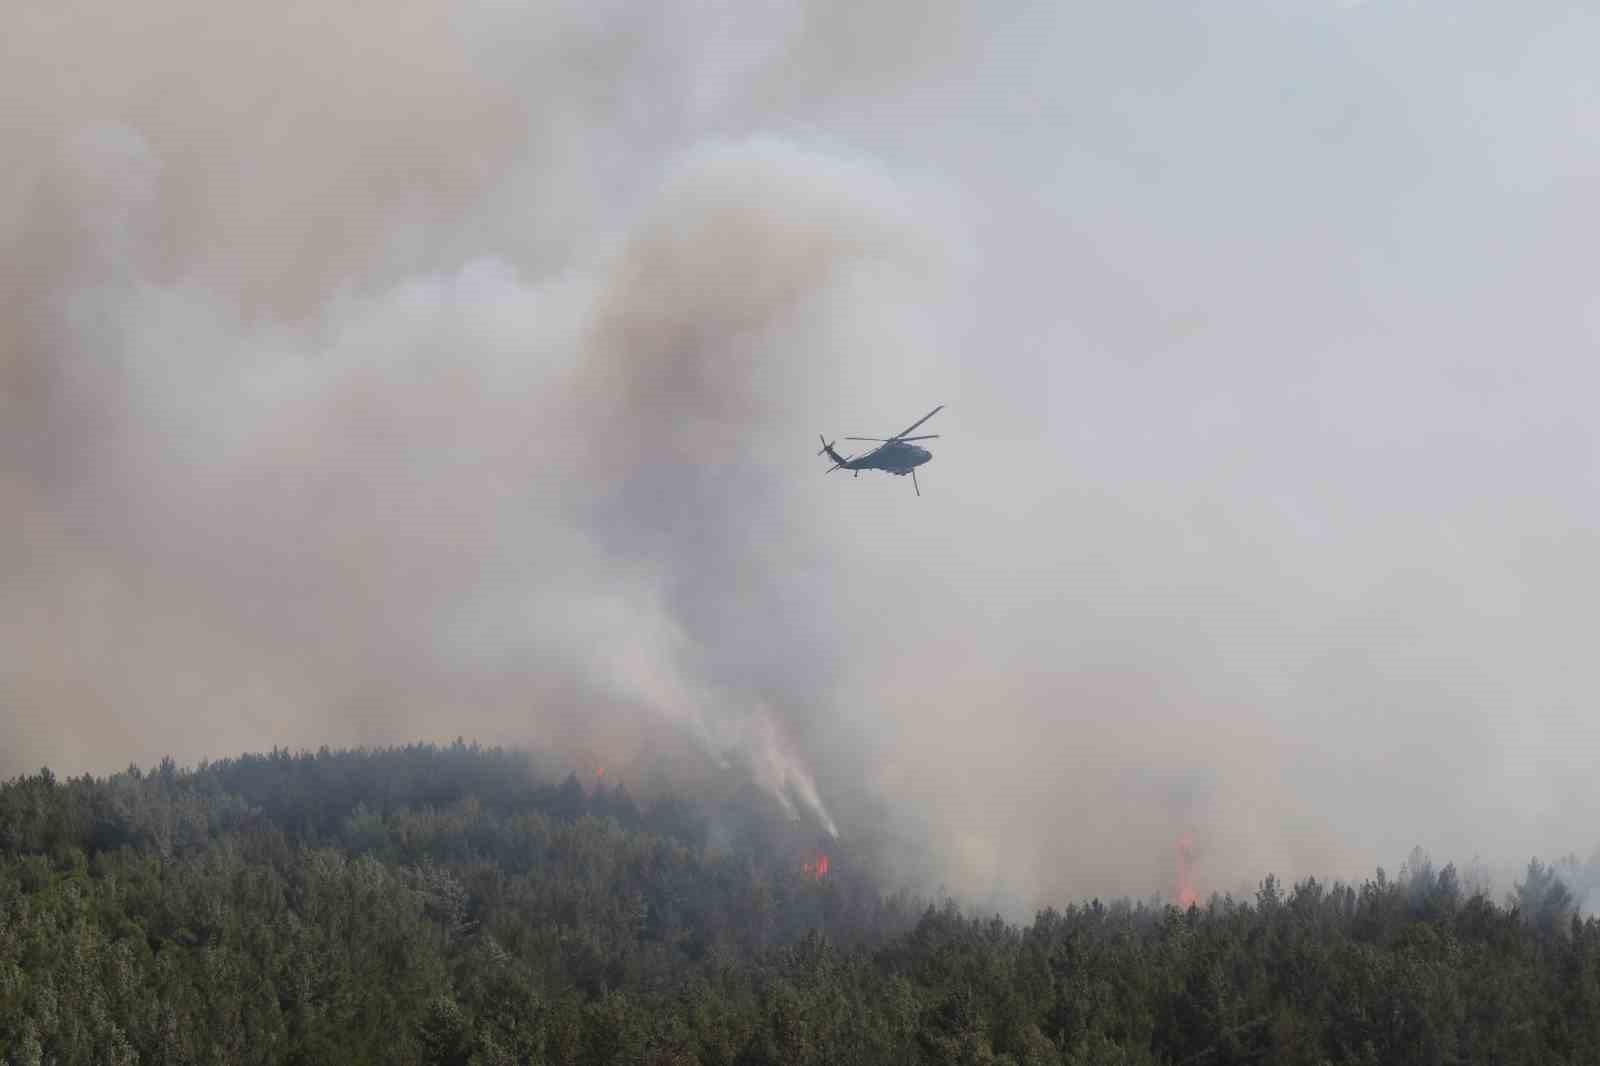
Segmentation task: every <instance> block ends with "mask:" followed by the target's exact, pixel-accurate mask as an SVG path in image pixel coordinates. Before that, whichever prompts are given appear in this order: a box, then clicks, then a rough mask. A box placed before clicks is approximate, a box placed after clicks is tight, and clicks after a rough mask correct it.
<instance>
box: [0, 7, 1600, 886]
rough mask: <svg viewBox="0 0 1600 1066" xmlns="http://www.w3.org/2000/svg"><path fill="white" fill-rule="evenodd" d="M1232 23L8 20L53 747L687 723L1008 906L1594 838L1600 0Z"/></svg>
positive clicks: (15, 269)
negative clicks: (1420, 851) (879, 468)
mask: <svg viewBox="0 0 1600 1066" xmlns="http://www.w3.org/2000/svg"><path fill="white" fill-rule="evenodd" d="M1190 7H1192V8H1193V10H1185V9H1184V5H1174V4H1168V3H1154V2H1140V0H1135V2H1132V3H1125V4H1115V5H1105V4H1093V5H1090V4H1061V3H1041V4H1022V3H1017V4H1009V5H994V4H971V5H961V4H954V3H941V2H935V3H932V4H928V3H920V4H913V3H902V2H898V0H897V2H892V3H882V4H876V5H870V6H867V7H866V8H865V9H863V5H860V4H855V3H845V2H842V0H841V2H837V3H812V4H799V3H785V2H778V0H764V2H759V3H738V4H734V3H728V4H712V3H668V4H656V5H649V4H647V5H638V4H623V3H604V2H602V3H596V2H593V0H586V2H573V3H546V4H541V5H520V4H513V3H510V2H507V0H481V2H445V0H437V2H424V3H416V4H407V5H399V6H396V5H353V6H352V5H345V6H342V7H341V6H338V5H334V6H330V5H327V4H322V3H310V2H305V3H294V4H289V5H259V4H243V3H230V2H224V3H220V4H219V3H216V2H213V0H208V2H205V3H201V2H199V0H152V2H151V3H146V4H139V5H132V6H128V5H123V6H117V5H106V4H90V3H75V4H73V3H65V4H64V3H62V2H60V0H51V2H49V3H44V2H34V0H21V2H20V3H14V4H12V5H10V6H9V7H8V8H7V9H6V13H5V14H4V15H3V16H0V19H3V22H0V28H3V31H4V32H0V138H3V144H4V150H3V151H0V307H3V309H4V310H3V314H0V774H13V773H18V772H22V771H24V770H29V769H32V768H35V767H37V766H39V765H42V764H48V765H50V766H51V767H52V768H54V769H56V770H57V772H65V773H73V772H81V771H83V770H94V771H96V772H105V771H108V770H113V769H116V768H118V767H120V766H123V765H125V764H127V763H128V762H130V761H137V762H140V763H144V764H148V763H149V762H151V761H153V760H155V759H158V758H159V757H160V756H161V755H162V754H165V753H169V752H170V753H172V754H173V755H174V756H176V757H178V758H179V759H180V760H181V761H186V762H187V761H194V760H197V759H200V758H202V757H219V756H224V755H229V754H236V753H238V752H240V751H242V750H259V749H263V748H267V747H270V746H272V745H285V746H288V747H291V748H299V747H304V746H311V747H314V746H317V745H319V744H323V743H328V744H334V745H348V744H379V743H395V742H405V741H410V740H414V739H446V738H452V737H454V736H456V735H458V734H461V735H465V736H468V737H476V738H478V739H481V740H483V741H485V742H494V743H509V744H527V745H535V746H537V745H544V744H555V745H557V746H558V748H560V749H561V750H570V751H572V752H573V753H574V755H573V757H574V758H575V759H578V758H580V757H581V758H583V759H587V758H595V759H604V760H606V761H607V762H609V763H611V764H613V765H618V766H621V767H629V766H632V767H634V768H635V769H636V770H637V772H638V773H640V774H643V773H644V771H645V767H646V766H647V765H648V764H649V763H651V761H652V760H653V759H656V758H659V757H662V756H661V753H662V752H663V751H667V750H676V751H678V754H677V755H676V756H673V758H674V759H675V760H676V764H677V765H687V764H689V763H693V762H694V761H695V760H699V762H700V763H702V764H703V766H702V767H701V770H700V771H697V772H705V773H710V774H711V775H713V776H715V775H723V777H725V778H726V779H727V780H730V781H735V780H746V779H749V778H752V777H753V778H754V779H755V780H756V781H757V782H759V783H761V784H762V785H763V786H765V787H767V788H768V789H770V790H772V791H773V792H774V794H776V795H781V796H783V797H785V801H786V802H787V803H789V804H790V805H791V806H792V807H793V809H794V810H795V813H796V815H797V816H798V817H800V818H801V819H802V820H804V821H807V822H810V823H814V824H816V825H818V826H819V827H820V826H825V825H828V824H830V823H832V824H836V827H837V829H838V831H839V832H840V833H841V834H843V835H844V836H845V837H847V838H848V837H849V836H850V835H851V833H852V832H853V831H861V830H863V829H864V828H865V826H864V825H863V822H864V821H865V820H866V819H867V818H869V817H871V818H873V819H874V820H878V819H880V818H881V817H882V815H881V812H883V811H885V810H886V811H887V812H888V818H889V820H890V823H891V824H892V826H893V827H894V830H893V831H894V832H896V833H898V834H901V835H902V836H903V837H904V838H905V839H907V840H912V841H916V842H918V846H919V847H924V848H925V849H926V854H928V855H929V856H931V857H932V860H931V861H932V864H933V868H935V869H936V870H937V872H938V874H939V876H941V877H943V878H944V879H945V881H946V883H947V884H948V885H949V886H950V887H951V888H952V889H953V890H956V891H959V892H962V893H965V894H966V895H968V896H969V897H971V898H992V899H995V900H1001V901H1009V902H1010V903H1012V904H1015V905H1030V904H1032V903H1035V902H1041V901H1046V900H1061V899H1065V898H1068V897H1069V896H1073V895H1078V894H1087V893H1102V894H1105V893H1121V892H1130V893H1135V894H1144V893H1148V892H1152V891H1168V892H1170V890H1171V888H1172V884H1171V881H1172V866H1173V848H1174V844H1175V841H1176V839H1177V837H1178V836H1179V834H1181V833H1183V832H1186V831H1188V832H1192V833H1193V834H1194V837H1195V841H1196V855H1197V860H1196V861H1197V867H1196V879H1197V881H1198V882H1199V887H1200V888H1201V890H1202V891H1206V890H1210V889H1212V888H1234V887H1237V886H1238V885H1242V884H1251V883H1253V882H1254V880H1255V879H1256V878H1257V877H1259V876H1261V875H1262V874H1264V873H1266V872H1267V871H1269V870H1275V871H1277V872H1278V873H1279V874H1280V876H1286V877H1294V876H1302V875H1305V874H1311V873H1316V874H1319V875H1323V874H1339V875H1346V876H1350V875H1356V876H1359V875H1361V874H1364V873H1366V872H1369V871H1370V869H1371V867H1372V866H1373V865H1374V864H1376V863H1379V862H1385V863H1389V864H1390V865H1391V866H1392V865H1393V864H1394V863H1396V862H1398V860H1399V858H1400V857H1403V856H1404V854H1405V853H1406V852H1407V851H1408V850H1409V849H1410V848H1411V847H1412V846H1413V845H1417V844H1420V845H1421V846H1423V847H1425V848H1427V849H1428V850H1429V851H1431V852H1432V854H1433V855H1434V857H1435V858H1436V859H1437V860H1438V861H1441V862H1442V861H1444V860H1447V859H1452V858H1454V859H1457V860H1459V861H1466V860H1467V859H1469V858H1470V857H1471V856H1473V855H1475V854H1476V855H1481V856H1483V857H1484V859H1485V860H1486V861H1487V862H1490V863H1491V864H1498V863H1512V862H1518V861H1525V860H1526V858H1527V857H1528V856H1529V855H1531V854H1534V853H1538V854H1541V855H1545V856H1555V855H1558V854H1563V853H1565V852H1567V851H1573V850H1575V851H1577V852H1579V853H1580V854H1587V853H1588V852H1589V851H1590V850H1591V849H1592V848H1593V847H1594V846H1595V845H1596V843H1597V842H1600V841H1597V836H1600V834H1597V832H1596V830H1595V826H1596V825H1597V824H1600V784H1597V783H1596V778H1595V775H1594V772H1593V767H1594V763H1595V756H1594V753H1595V752H1597V751H1600V713H1597V712H1600V708H1597V707H1596V706H1595V704H1596V697H1597V696H1600V658H1597V657H1596V656H1595V655H1594V654H1593V652H1592V650H1591V645H1592V643H1593V635H1592V634H1593V633H1594V631H1595V630H1596V628H1597V625H1596V617H1595V615H1596V603H1597V602H1600V558H1597V551H1600V503H1597V488H1600V485H1597V480H1600V479H1597V476H1596V465H1597V458H1600V456H1597V438H1600V431H1597V428H1596V426H1597V420H1596V418H1595V416H1594V414H1593V410H1594V406H1595V400H1594V398H1595V397H1596V396H1600V362H1597V359H1596V355H1597V352H1596V337H1597V335H1600V297H1597V296H1596V295H1595V291H1594V288H1593V283H1592V280H1591V281H1585V280H1584V279H1586V278H1588V279H1592V278H1594V277H1595V276H1597V274H1600V263H1597V262H1596V260H1597V253H1596V251H1595V249H1596V248H1600V212H1596V211H1595V209H1594V204H1595V201H1596V194H1597V192H1600V77H1597V76H1596V74H1595V73H1594V68H1595V64H1594V62H1593V58H1594V56H1596V55H1600V13H1597V12H1594V11H1588V10H1585V9H1584V8H1583V7H1581V6H1579V5H1571V6H1564V5H1558V4H1554V3H1542V2H1535V3H1524V4H1503V3H1500V4H1494V3H1488V2H1486V0H1485V2H1468V3H1461V2H1449V3H1446V2H1442V0H1441V2H1411V3H1389V2H1384V0H1369V2H1343V3H1341V2H1338V0H1328V2H1314V0H1261V2H1256V3H1207V4H1203V5H1190ZM939 403H945V404H948V405H949V406H948V409H947V410H946V411H945V412H943V413H942V414H940V415H939V416H938V417H937V418H936V419H935V420H934V421H933V422H930V423H929V424H928V426H927V427H926V429H927V430H928V431H930V432H937V433H941V434H942V435H943V436H942V437H941V439H939V440H937V441H932V442H929V445H930V447H931V448H932V450H933V452H934V460H933V462H932V464H931V465H929V466H928V467H925V468H924V469H923V471H922V472H921V475H922V476H921V480H922V487H923V492H924V495H923V496H922V497H921V498H920V499H919V498H917V497H916V496H914V495H913V493H912V490H911V485H910V484H909V482H908V481H906V480H904V479H899V478H890V477H886V476H884V475H881V474H874V473H869V474H864V475H863V476H861V477H860V478H858V479H850V478H846V477H845V476H843V475H841V474H834V475H832V476H830V477H824V476H822V471H823V470H824V469H825V468H826V463H825V461H824V460H822V459H820V458H818V457H817V456H816V455H815V454H814V453H815V451H816V449H817V445H816V444H815V443H814V442H815V441H816V435H817V434H818V433H819V432H822V433H826V434H828V435H829V438H830V439H832V438H833V437H835V436H844V435H847V434H858V435H878V434H883V433H887V432H893V431H895V430H898V429H900V428H901V427H903V426H905V425H906V424H908V423H909V422H911V421H912V420H913V419H915V418H917V417H918V416H920V415H921V414H922V413H924V412H925V411H927V410H928V409H930V408H932V407H933V406H934V405H936V404H939ZM706 768H709V769H706ZM868 812H872V813H871V814H870V815H869V813H868ZM875 828H877V829H880V830H881V828H882V827H881V826H876V827H875Z"/></svg>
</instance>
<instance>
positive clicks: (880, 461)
mask: <svg viewBox="0 0 1600 1066" xmlns="http://www.w3.org/2000/svg"><path fill="white" fill-rule="evenodd" d="M932 458H933V453H932V452H930V451H929V450H928V449H926V448H919V447H917V446H916V445H915V444H905V443H903V442H900V441H895V442H893V443H891V444H885V445H884V446H883V447H881V448H878V449H875V450H874V451H870V452H868V453H867V454H866V455H863V456H862V457H861V458H859V459H852V460H850V461H849V462H847V463H845V464H844V468H845V469H846V470H883V471H886V472H888V473H890V474H901V475H905V474H909V473H911V471H913V470H915V469H916V468H917V467H919V466H921V465H922V464H923V463H926V462H927V461H928V460H929V459H932Z"/></svg>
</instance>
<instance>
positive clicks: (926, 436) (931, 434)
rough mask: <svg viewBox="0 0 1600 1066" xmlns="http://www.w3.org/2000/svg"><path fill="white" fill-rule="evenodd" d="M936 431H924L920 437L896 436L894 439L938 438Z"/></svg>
mask: <svg viewBox="0 0 1600 1066" xmlns="http://www.w3.org/2000/svg"><path fill="white" fill-rule="evenodd" d="M938 439H939V434H937V433H924V434H922V435H921V436H920V437H896V438H895V440H938Z"/></svg>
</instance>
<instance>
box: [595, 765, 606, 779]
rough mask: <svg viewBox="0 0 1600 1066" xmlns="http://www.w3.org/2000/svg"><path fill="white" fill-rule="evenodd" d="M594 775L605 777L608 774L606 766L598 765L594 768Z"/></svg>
mask: <svg viewBox="0 0 1600 1066" xmlns="http://www.w3.org/2000/svg"><path fill="white" fill-rule="evenodd" d="M594 776H596V777H604V776H606V768H605V767H604V766H596V767H595V768H594Z"/></svg>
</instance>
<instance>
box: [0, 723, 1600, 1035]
mask: <svg viewBox="0 0 1600 1066" xmlns="http://www.w3.org/2000/svg"><path fill="white" fill-rule="evenodd" d="M736 806H737V807H738V809H739V810H741V811H742V812H743V817H744V818H745V819H746V821H745V824H743V825H738V824H735V825H734V826H733V828H732V830H731V831H729V830H728V827H727V825H726V819H727V818H728V817H729V813H728V811H726V810H722V809H719V810H714V811H713V810H707V809H702V808H698V807H696V806H695V805H694V804H692V803H689V802H685V801H673V800H661V801H658V802H655V803H651V804H649V805H645V806H643V807H641V805H640V804H637V803H635V801H634V800H633V799H632V798H630V797H629V795H628V794H627V792H626V790H624V789H622V788H619V787H614V786H607V787H593V786H591V787H588V788H586V787H584V786H583V785H582V784H580V782H579V781H578V780H577V778H576V777H569V778H568V779H567V780H566V781H565V782H562V783H556V782H553V781H551V782H542V781H539V780H537V779H536V778H535V777H534V776H533V775H532V774H531V773H530V770H529V766H528V762H527V759H526V758H525V757H524V756H521V755H519V754H516V753H510V752H503V751H498V750H480V749H478V748H476V747H470V746H466V745H461V744H457V745H455V746H452V747H448V748H435V747H431V746H415V747H408V748H403V749H392V750H384V751H373V752H366V751H363V752H328V751H323V752H319V753H316V754H309V753H305V754H290V753H288V752H283V751H277V752H273V753H272V754H270V755H265V756H247V757H244V758H240V759H235V760H227V761H224V762H219V763H212V764H208V765H204V766H202V767H199V768H197V769H194V770H181V769H179V768H177V767H176V766H174V765H173V764H172V763H171V762H170V761H168V762H164V763H163V764H162V766H161V767H160V768H159V769H157V770H156V771H153V772H150V773H141V772H139V771H138V770H136V769H130V770H128V771H127V772H125V773H121V774H117V775H114V776H112V777H110V778H106V779H95V778H89V777H84V778H79V779H73V780H66V781H63V780H58V779H56V778H54V777H53V776H52V775H51V774H49V773H48V772H41V773H39V774H37V775H33V776H30V777H24V778H20V779H18V780H15V781H13V782H10V783H8V784H6V785H4V786H0V1061H5V1062H11V1063H46V1062H50V1063H134V1062H139V1063H235V1062H238V1063H246V1062H248V1063H256V1062H260V1063H267V1062H288V1063H430V1064H431V1063H456V1064H465V1063H484V1064H488V1063H582V1064H600V1063H636V1062H643V1063H661V1064H666V1063H684V1064H687V1063H729V1064H732V1063H740V1064H757V1063H983V1062H994V1063H1019V1064H1020V1063H1030V1064H1042V1063H1062V1064H1066V1063H1072V1064H1086V1066H1087V1064H1102V1063H1123V1064H1147V1063H1148V1064H1155V1063H1167V1064H1184V1066H1199V1064H1208V1066H1210V1064H1223V1063H1284V1064H1305V1066H1320V1064H1323V1063H1327V1064H1334V1066H1344V1064H1369V1063H1439V1064H1443V1063H1501V1064H1516V1063H1528V1064H1535V1063H1537V1064H1558V1063H1567V1064H1587V1066H1593V1064H1595V1063H1600V922H1597V921H1596V920H1595V919H1592V918H1591V919H1587V920H1580V919H1579V918H1578V917H1577V916H1576V913H1575V910H1574V906H1573V903H1574V901H1573V899H1572V896H1571V893H1570V892H1569V891H1568V890H1567V889H1566V887H1565V886H1564V885H1563V884H1562V883H1561V881H1560V879H1559V878H1557V877H1556V876H1555V875H1554V873H1553V872H1552V871H1551V869H1550V868H1547V867H1544V866H1541V865H1538V864H1534V865H1532V866H1530V868H1529V871H1528V875H1527V877H1526V879H1525V880H1524V881H1523V882H1522V883H1521V884H1520V885H1519V886H1518V887H1519V895H1518V896H1517V897H1516V901H1515V902H1513V901H1511V900H1507V901H1504V902H1497V901H1495V900H1492V899H1489V898H1485V897H1484V896H1482V895H1469V894H1468V893H1466V892H1465V891H1464V890H1463V889H1462V887H1461V885H1460V883H1459V881H1458V879H1457V877H1456V873H1455V870H1454V868H1453V867H1448V866H1447V867H1445V868H1444V869H1442V870H1437V871H1436V870H1435V869H1434V868H1433V867H1432V866H1431V865H1430V864H1429V863H1427V862H1425V861H1420V860H1419V859H1416V858H1414V859H1413V860H1412V862H1411V863H1408V864H1407V866H1406V867H1405V868H1404V869H1403V870H1402V871H1401V874H1400V876H1399V877H1396V878H1393V879H1390V878H1388V877H1386V876H1385V875H1384V874H1383V872H1382V871H1379V872H1378V875H1377V876H1376V877H1375V878H1374V879H1373V880H1370V881H1368V882H1366V883H1365V884H1362V885H1359V886H1352V885H1343V884H1336V885H1322V884H1318V883H1316V882H1314V881H1308V882H1305V883H1303V884H1299V885H1295V886H1293V887H1286V886H1282V885H1280V884H1279V883H1278V882H1277V881H1275V880H1274V879H1273V878H1271V877H1267V878H1265V880H1263V881H1262V882H1261V886H1260V890H1259V892H1258V893H1256V895H1255V898H1254V899H1250V900H1244V901H1236V900H1232V899H1226V898H1223V899H1217V898H1213V899H1212V900H1211V901H1210V902H1209V903H1208V904H1207V905H1205V906H1203V907H1194V908H1190V909H1189V910H1187V911H1181V910H1179V909H1177V908H1174V907H1165V908H1163V907H1158V906H1154V905H1150V904H1131V903H1128V902H1126V901H1124V902H1115V903H1102V902H1100V901H1088V902H1080V903H1074V904H1069V905H1066V906H1065V908H1064V909H1062V910H1059V911H1058V910H1049V911H1046V912H1044V913H1042V914H1040V915H1038V916H1037V918H1036V920H1035V921H1034V922H1033V923H1032V924H1031V925H1028V926H1026V927H1024V928H1018V927H1015V926H1012V925H1008V924H1006V923H1005V922H1002V921H1000V920H999V919H997V918H986V917H983V916H969V915H964V914H962V913H961V912H960V911H959V910H958V909H957V908H956V907H955V906H954V905H953V904H951V903H949V902H944V903H941V904H939V905H932V906H930V905H928V904H927V903H925V902H918V901H913V900H909V899H907V898H905V897H902V896H885V895H884V894H883V893H881V892H880V890H879V889H878V887H877V886H876V885H875V884H874V882H873V880H872V879H871V877H870V876H869V875H868V874H866V873H865V872H864V870H865V864H860V865H858V864H854V863H850V862H843V861H840V859H839V856H838V855H837V854H836V855H835V856H834V858H833V861H831V862H827V863H826V864H825V865H824V863H823V860H822V856H820V855H813V854H810V853H808V852H807V851H806V842H805V841H804V840H802V839H800V838H799V837H796V836H794V835H793V834H792V833H791V834H789V835H787V836H786V835H785V831H784V830H783V829H782V828H781V826H780V825H778V824H777V823H775V822H772V821H770V820H769V819H767V816H766V815H765V814H764V813H763V812H762V811H761V810H760V805H759V804H758V803H754V802H750V803H743V804H739V805H736ZM713 819H715V820H716V822H717V824H718V825H720V826H722V831H720V832H719V833H716V834H713V833H711V832H710V831H709V828H708V827H709V825H710V824H711V820H713ZM714 837H715V839H713V838H714Z"/></svg>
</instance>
